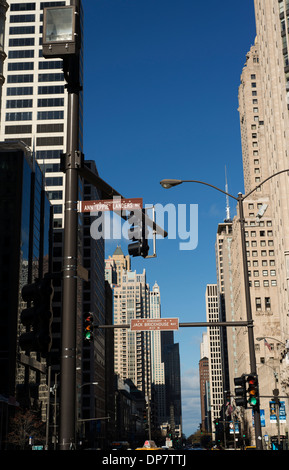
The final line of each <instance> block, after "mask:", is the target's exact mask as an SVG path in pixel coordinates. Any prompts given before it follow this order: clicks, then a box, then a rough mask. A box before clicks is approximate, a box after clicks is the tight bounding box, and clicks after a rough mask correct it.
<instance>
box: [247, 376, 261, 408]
mask: <svg viewBox="0 0 289 470" xmlns="http://www.w3.org/2000/svg"><path fill="white" fill-rule="evenodd" d="M247 383H248V395H249V396H248V403H249V405H250V406H252V408H256V407H258V405H259V391H258V378H257V375H253V374H250V375H248V376H247Z"/></svg>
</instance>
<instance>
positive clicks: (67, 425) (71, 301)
mask: <svg viewBox="0 0 289 470" xmlns="http://www.w3.org/2000/svg"><path fill="white" fill-rule="evenodd" d="M79 15H80V0H70V6H64V7H52V8H44V13H43V37H42V43H43V46H42V52H43V56H44V57H46V58H51V57H59V58H61V59H63V70H64V76H65V80H66V82H67V87H66V88H67V94H68V107H67V142H66V154H64V155H63V158H62V171H63V172H65V174H66V177H65V206H64V243H63V267H62V272H63V276H62V319H61V388H60V426H59V446H60V450H69V449H71V448H73V447H74V445H75V438H76V436H75V422H76V416H75V413H76V410H75V402H76V322H77V315H76V312H77V257H78V231H77V229H78V212H77V201H78V196H79V195H78V177H79V174H78V172H79V168H80V167H81V166H82V165H83V155H82V153H81V152H80V150H79V94H80V91H81V83H80V72H79V70H80V51H81V49H80V48H81V46H80V42H81V41H80V20H79Z"/></svg>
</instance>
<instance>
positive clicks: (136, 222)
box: [128, 209, 150, 258]
mask: <svg viewBox="0 0 289 470" xmlns="http://www.w3.org/2000/svg"><path fill="white" fill-rule="evenodd" d="M128 220H129V222H130V223H131V224H132V225H131V227H130V229H129V231H128V238H129V239H130V240H132V241H133V242H134V243H131V244H130V245H128V253H129V254H130V255H131V256H142V257H143V258H146V256H147V255H148V252H149V248H150V247H149V244H148V228H147V226H146V223H145V209H142V211H133V212H131V213H130V215H129V219H128Z"/></svg>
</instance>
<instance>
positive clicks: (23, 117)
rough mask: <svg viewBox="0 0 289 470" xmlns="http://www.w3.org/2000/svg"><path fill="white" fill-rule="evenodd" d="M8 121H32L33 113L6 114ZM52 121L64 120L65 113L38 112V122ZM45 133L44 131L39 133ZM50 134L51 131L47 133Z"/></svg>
mask: <svg viewBox="0 0 289 470" xmlns="http://www.w3.org/2000/svg"><path fill="white" fill-rule="evenodd" d="M5 119H6V121H32V111H27V112H25V111H23V112H16V113H6V117H5ZM50 119H64V111H57V110H54V111H38V112H37V120H39V121H42V120H43V121H44V120H50ZM38 132H43V131H38ZM46 132H50V131H46ZM54 132H62V131H60V130H59V131H54Z"/></svg>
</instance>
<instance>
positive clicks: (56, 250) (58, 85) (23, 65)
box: [0, 0, 83, 380]
mask: <svg viewBox="0 0 289 470" xmlns="http://www.w3.org/2000/svg"><path fill="white" fill-rule="evenodd" d="M64 5H70V0H61V1H51V2H43V1H40V0H34V1H31V2H30V1H28V2H23V1H19V0H18V1H17V0H11V1H10V2H9V9H8V11H7V14H6V28H5V41H4V51H5V53H6V54H7V57H6V59H5V61H4V65H3V75H4V78H5V83H4V84H3V87H2V102H1V122H0V140H1V141H6V142H9V141H15V140H18V141H19V140H20V141H23V142H24V143H25V144H26V145H27V146H28V147H29V148H30V149H31V151H32V153H33V156H34V158H36V160H37V162H38V164H39V166H40V168H41V170H42V173H43V174H44V185H45V190H46V193H47V196H48V199H49V200H50V202H51V204H52V206H53V228H54V233H53V266H52V271H53V272H54V273H59V274H60V273H61V270H62V261H63V259H62V252H63V227H64V200H65V173H63V172H62V171H61V170H60V156H61V154H62V153H65V151H66V141H67V106H68V98H67V92H66V90H65V85H66V81H65V79H64V73H63V61H62V60H61V59H45V58H44V57H43V55H42V28H43V8H44V7H48V6H64ZM80 17H81V21H80V23H82V8H81V10H80ZM80 62H82V61H80ZM80 81H81V83H82V66H80ZM79 101H80V106H79V108H80V113H79V146H80V148H79V150H82V108H83V106H82V92H81V93H80V96H79ZM79 192H80V193H81V192H82V185H81V184H80V185H79ZM80 198H81V197H80ZM79 236H80V237H81V232H79ZM79 242H80V243H79V247H81V240H79ZM79 255H81V253H79ZM80 291H81V282H79V294H80ZM54 293H55V294H54V300H53V317H54V320H53V345H52V354H53V356H54V357H53V358H52V362H53V363H54V362H55V364H57V363H59V349H60V318H61V308H62V294H61V280H60V279H55V280H54ZM80 309H81V294H80V295H79V312H80ZM79 315H80V313H79ZM53 379H54V374H53V373H52V380H53Z"/></svg>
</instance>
